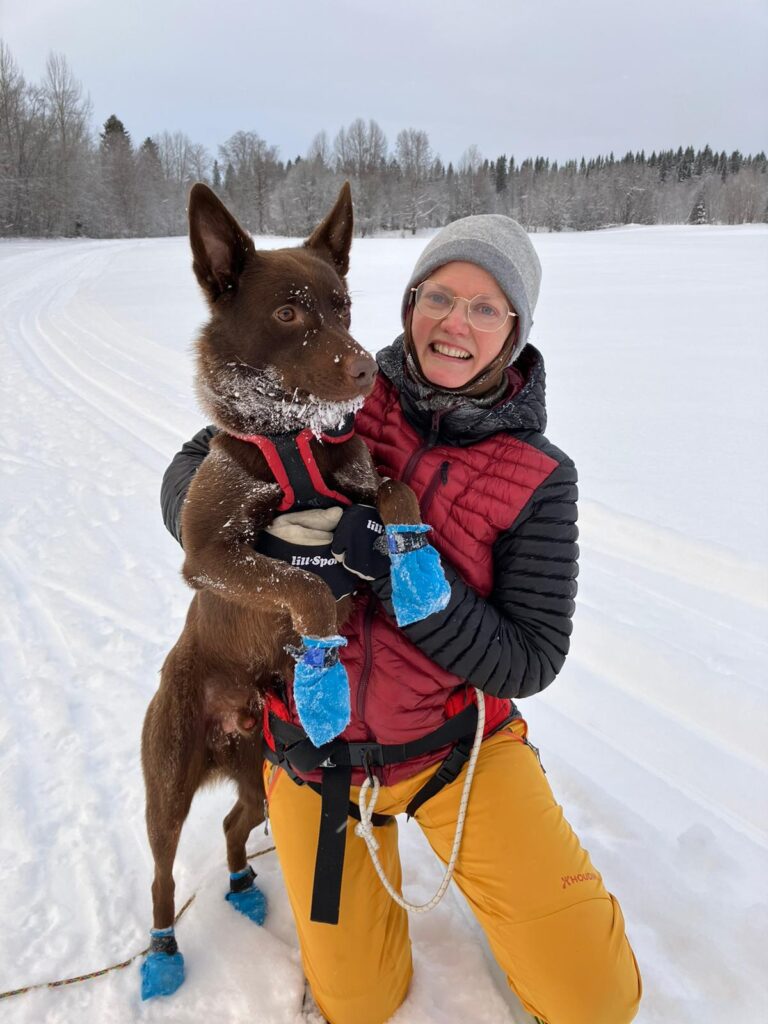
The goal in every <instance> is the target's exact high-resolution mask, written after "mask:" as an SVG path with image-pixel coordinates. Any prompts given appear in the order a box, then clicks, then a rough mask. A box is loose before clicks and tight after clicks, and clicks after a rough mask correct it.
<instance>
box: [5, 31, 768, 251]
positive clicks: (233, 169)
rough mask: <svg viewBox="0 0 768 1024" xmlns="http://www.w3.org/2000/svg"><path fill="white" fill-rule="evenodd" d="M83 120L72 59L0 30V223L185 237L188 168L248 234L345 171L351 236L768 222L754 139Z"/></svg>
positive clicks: (313, 212)
mask: <svg viewBox="0 0 768 1024" xmlns="http://www.w3.org/2000/svg"><path fill="white" fill-rule="evenodd" d="M91 122H92V109H91V104H90V100H89V98H88V97H87V96H86V94H85V93H84V91H83V87H82V85H81V83H80V82H79V81H78V80H77V79H76V78H75V76H74V74H73V72H72V70H71V69H70V67H69V65H68V63H67V61H66V58H64V57H63V56H61V55H59V54H51V55H50V56H49V58H48V61H47V64H46V71H45V75H44V78H43V80H42V82H40V83H37V84H35V83H31V82H28V81H27V80H26V79H25V77H24V75H23V74H22V72H21V70H20V69H19V67H18V65H17V64H16V61H15V60H14V58H13V56H12V54H11V52H10V50H9V48H8V47H7V46H6V45H5V43H3V42H2V41H1V40H0V236H78V235H84V236H89V237H94V238H114V237H131V236H139V237H143V236H162V235H178V234H184V233H185V232H186V200H187V194H188V191H189V187H190V185H191V184H192V183H193V182H195V181H205V182H207V183H208V184H209V185H211V187H212V188H213V189H214V190H215V191H216V192H217V193H218V194H219V195H220V196H221V198H222V199H223V200H224V201H225V202H226V203H227V204H228V205H229V206H230V207H231V209H232V210H233V211H234V213H235V214H236V216H237V217H238V219H239V220H240V221H241V223H243V225H244V226H245V227H247V228H248V229H249V230H250V231H251V232H253V233H254V234H279V235H287V236H291V237H300V236H305V235H307V234H308V233H309V232H310V231H311V230H312V228H313V227H314V226H315V225H316V224H317V222H318V220H319V219H320V218H321V217H322V215H323V213H324V212H325V211H326V210H327V208H328V206H329V205H330V203H331V202H332V201H333V198H334V196H335V195H336V193H337V191H338V188H339V186H340V183H341V182H342V181H344V180H349V181H350V182H351V183H352V188H353V195H354V200H355V214H356V228H357V231H358V233H359V234H361V235H375V234H379V233H383V232H400V233H403V234H405V233H410V234H413V233H415V232H416V231H418V230H419V229H421V228H436V227H440V226H442V225H443V224H446V223H448V222H449V221H451V220H454V219H455V218H457V217H462V216H466V215H468V214H475V213H504V214H508V215H509V216H511V217H514V218H515V219H516V220H518V221H520V223H521V224H523V226H524V227H526V228H527V229H528V230H531V231H540V230H541V231H568V230H574V231H585V230H592V229H596V228H602V227H608V226H613V225H619V224H684V223H688V224H708V223H716V224H741V223H745V222H754V221H763V222H768V160H766V155H765V153H764V152H760V153H757V154H755V155H746V156H745V155H742V153H740V152H739V151H738V150H736V151H734V152H732V153H726V152H725V151H722V152H718V151H717V150H712V149H711V148H710V147H709V146H708V145H707V146H705V147H704V148H703V149H699V150H694V149H693V147H691V146H688V147H687V148H683V147H682V146H681V147H679V148H678V149H677V150H671V149H670V150H663V151H659V152H653V153H651V154H650V155H646V153H645V152H644V151H642V150H641V151H639V152H636V153H633V152H629V153H626V154H625V155H624V156H621V157H615V156H614V154H613V153H610V154H609V155H608V156H598V157H593V158H591V159H586V158H585V157H582V158H581V159H578V160H567V161H565V162H560V163H559V162H558V161H555V160H552V161H551V160H549V159H548V158H546V157H542V156H537V157H535V158H527V159H524V160H521V161H519V162H518V161H517V160H516V159H515V157H514V156H511V155H507V154H506V153H503V154H501V155H499V156H496V157H494V158H493V159H489V158H487V157H484V156H483V155H482V154H481V153H480V151H479V150H478V148H477V147H476V146H469V147H468V148H467V149H466V150H465V152H464V153H463V155H462V157H461V159H460V160H459V161H458V163H457V164H456V165H454V164H453V163H452V162H449V163H448V164H447V165H446V164H445V163H444V162H443V161H442V160H441V158H440V156H439V155H438V154H436V153H435V152H433V150H432V147H431V145H430V142H429V136H428V134H427V132H426V131H424V130H423V129H418V128H404V129H403V130H402V131H400V132H399V133H398V135H397V137H396V139H395V143H394V146H391V145H390V144H389V142H388V140H387V137H386V135H385V133H384V132H383V131H382V129H381V127H380V126H379V125H378V124H377V123H376V121H374V120H372V119H370V120H368V121H365V120H363V119H362V118H358V119H356V120H355V121H353V122H352V123H351V124H350V125H349V126H347V127H344V128H342V129H341V130H340V131H339V132H338V133H337V134H336V136H335V137H334V138H333V140H331V139H330V138H329V136H328V135H327V133H326V132H325V131H320V132H319V133H318V134H317V135H316V136H315V138H314V139H313V140H312V143H311V145H310V146H309V149H308V150H307V152H306V153H305V154H304V155H303V156H296V157H295V159H288V160H282V159H281V158H280V155H279V151H278V148H277V147H276V146H274V145H270V144H269V143H267V142H266V141H265V140H264V139H262V138H261V137H260V136H259V135H258V134H257V133H256V132H255V131H238V132H235V133H234V135H232V136H231V137H230V138H229V139H227V140H226V142H224V143H223V144H222V145H221V146H219V147H218V152H217V153H216V154H215V155H212V154H211V153H209V152H208V150H207V149H206V148H205V147H204V146H202V145H200V144H198V143H194V142H192V140H191V139H189V138H188V136H187V135H185V134H184V133H183V132H173V133H171V132H163V133H161V134H159V135H156V136H153V137H151V138H146V139H144V141H143V142H141V143H140V144H135V143H134V141H133V140H132V138H131V135H130V132H129V130H128V129H127V127H126V126H125V125H124V124H123V122H122V121H121V120H120V118H119V117H118V116H117V115H115V114H113V115H111V116H110V117H109V118H108V119H107V120H106V121H105V122H104V124H103V125H102V127H101V130H100V131H99V132H98V133H94V132H93V131H92V125H91Z"/></svg>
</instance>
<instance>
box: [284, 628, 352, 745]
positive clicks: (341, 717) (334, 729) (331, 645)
mask: <svg viewBox="0 0 768 1024" xmlns="http://www.w3.org/2000/svg"><path fill="white" fill-rule="evenodd" d="M301 643H302V646H301V647H300V648H298V649H295V650H294V651H292V653H293V654H294V656H295V657H296V658H297V661H296V670H295V672H294V676H293V698H294V700H295V701H296V710H297V711H298V713H299V720H300V721H301V724H302V726H303V728H304V731H305V732H306V734H307V736H309V738H310V740H312V742H313V743H314V745H315V746H316V747H320V746H322V745H323V744H324V743H329V742H330V741H331V740H332V739H335V738H336V736H338V735H339V734H340V733H342V732H343V731H344V729H345V728H346V727H347V725H348V724H349V718H350V714H351V707H350V702H349V679H348V677H347V670H346V669H345V668H344V666H343V665H342V663H341V661H340V660H339V648H340V647H344V646H346V643H347V641H346V640H345V639H344V637H343V636H328V637H314V636H303V637H302V638H301Z"/></svg>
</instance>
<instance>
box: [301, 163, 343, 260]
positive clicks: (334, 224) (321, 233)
mask: <svg viewBox="0 0 768 1024" xmlns="http://www.w3.org/2000/svg"><path fill="white" fill-rule="evenodd" d="M353 227H354V218H353V214H352V192H351V190H350V187H349V182H348V181H345V182H344V184H343V185H342V186H341V191H340V192H339V196H338V199H337V200H336V202H335V203H334V204H333V209H332V210H331V212H330V213H329V214H328V216H327V217H326V218H325V220H324V221H323V222H322V224H318V226H317V227H316V228H315V230H314V231H313V232H312V234H311V235H310V236H309V238H308V239H307V240H306V242H305V243H304V245H305V246H306V247H307V248H308V249H314V250H315V252H316V253H317V254H318V256H322V257H323V259H326V260H329V261H330V262H331V263H332V264H333V265H334V267H335V268H336V271H337V272H338V274H339V276H340V277H346V276H347V271H348V270H349V250H350V248H351V247H352V229H353Z"/></svg>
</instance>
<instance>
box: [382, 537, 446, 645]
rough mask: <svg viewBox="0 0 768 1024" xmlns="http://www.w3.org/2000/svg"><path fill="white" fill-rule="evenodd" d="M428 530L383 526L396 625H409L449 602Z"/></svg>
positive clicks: (441, 608) (443, 577)
mask: <svg viewBox="0 0 768 1024" xmlns="http://www.w3.org/2000/svg"><path fill="white" fill-rule="evenodd" d="M430 529H431V527H430V526H426V525H424V524H419V525H416V526H400V525H391V526H387V527H386V532H387V550H388V551H389V560H390V562H391V563H392V574H391V579H392V605H393V606H394V609H395V619H396V620H397V624H398V626H409V625H410V624H411V623H412V622H419V621H420V620H421V619H426V618H427V616H428V615H432V614H433V613H434V612H440V611H442V610H443V608H445V607H446V606H447V604H448V602H449V601H450V599H451V587H450V584H449V583H448V580H447V579H446V578H445V573H444V572H443V567H442V565H441V564H440V555H439V554H438V553H437V551H436V550H435V549H434V548H433V547H432V545H431V544H430V543H429V541H428V540H427V533H428V532H429V530H430Z"/></svg>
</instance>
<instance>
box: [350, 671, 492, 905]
mask: <svg viewBox="0 0 768 1024" xmlns="http://www.w3.org/2000/svg"><path fill="white" fill-rule="evenodd" d="M475 693H476V694H477V727H476V728H475V739H474V742H473V744H472V752H471V753H470V755H469V762H468V764H467V777H466V779H465V780H464V788H463V789H462V791H461V803H460V804H459V813H458V816H457V819H456V834H455V836H454V837H453V849H452V850H451V857H450V860H449V861H448V866H447V867H446V869H445V874H444V875H443V880H442V882H441V883H440V887H439V888H438V890H437V892H436V893H435V895H434V896H433V897H432V899H431V900H428V901H427V902H426V903H420V904H414V903H409V902H408V901H407V900H405V899H403V897H402V895H401V894H400V893H399V892H397V890H396V889H395V888H394V886H393V885H392V883H391V882H390V881H389V879H388V878H387V876H386V874H385V873H384V868H383V867H382V866H381V861H380V860H379V854H378V849H379V841H378V839H377V838H376V836H375V835H374V832H373V825H372V824H371V822H372V820H373V812H374V809H375V807H376V800H377V799H378V796H379V789H380V783H379V780H378V779H377V778H376V777H375V776H374V778H373V784H371V780H370V778H367V779H365V781H364V782H363V784H362V786H361V787H360V795H359V796H358V798H357V800H358V804H359V806H360V822H359V824H357V825H355V835H357V836H360V838H361V839H363V840H364V841H365V845H366V846H367V847H368V853H369V854H370V855H371V860H372V861H373V866H374V867H375V868H376V874H377V875H378V876H379V878H380V879H381V884H382V885H383V886H384V888H385V889H386V890H387V892H388V893H389V895H390V896H391V897H392V899H393V900H394V901H395V903H397V905H398V906H399V907H402V908H403V910H409V911H410V912H411V913H412V914H426V913H427V911H429V910H432V908H433V907H436V906H437V904H438V903H439V902H440V900H441V899H442V898H443V896H444V895H445V893H446V891H447V889H448V886H449V885H450V882H451V878H452V876H453V870H454V868H455V867H456V861H457V860H458V859H459V850H460V849H461V837H462V836H463V834H464V818H465V817H466V813H467V804H468V803H469V791H470V789H471V788H472V776H473V775H474V774H475V765H476V764H477V758H478V755H479V753H480V744H481V743H482V742H483V732H484V730H485V698H484V697H483V694H482V691H480V690H477V689H476V690H475ZM371 789H372V790H373V791H372V793H371V795H370V798H369V796H368V791H369V790H371Z"/></svg>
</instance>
